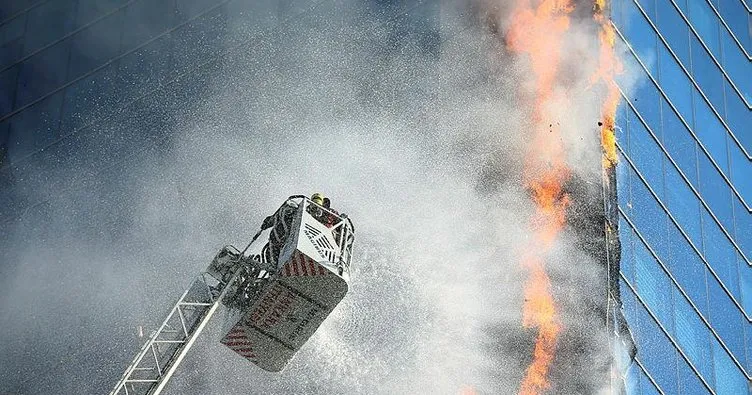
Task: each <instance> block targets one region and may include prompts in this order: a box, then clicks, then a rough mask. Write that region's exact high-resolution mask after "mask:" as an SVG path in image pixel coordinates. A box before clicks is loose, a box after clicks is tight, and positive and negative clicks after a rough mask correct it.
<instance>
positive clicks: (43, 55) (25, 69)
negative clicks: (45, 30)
mask: <svg viewBox="0 0 752 395" xmlns="http://www.w3.org/2000/svg"><path fill="white" fill-rule="evenodd" d="M69 49H70V41H69V40H65V41H63V42H60V43H57V44H55V45H54V46H52V47H50V48H47V49H45V50H44V51H42V52H40V53H38V54H36V55H34V56H32V57H31V58H29V59H26V60H25V61H23V63H21V64H20V70H19V72H18V88H17V91H16V102H15V108H20V107H23V106H25V105H27V104H29V103H31V102H33V101H35V100H37V99H39V98H40V97H42V96H44V95H45V94H48V93H50V92H52V91H53V90H54V89H56V88H59V87H60V86H62V85H63V84H64V83H65V75H66V70H67V69H68V51H69Z"/></svg>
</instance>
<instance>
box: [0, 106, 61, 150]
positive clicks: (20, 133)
mask: <svg viewBox="0 0 752 395" xmlns="http://www.w3.org/2000/svg"><path fill="white" fill-rule="evenodd" d="M62 99H63V95H62V93H60V92H58V93H57V94H55V95H52V96H49V97H47V98H45V99H44V100H42V101H40V102H38V103H36V104H34V105H33V106H31V107H29V108H27V109H25V110H24V111H21V112H19V113H18V114H15V115H14V116H13V117H12V118H11V120H10V144H9V147H8V156H9V157H10V160H11V162H17V161H18V160H19V159H21V158H23V157H25V156H27V155H29V154H31V153H34V152H36V151H38V150H39V149H41V148H44V147H45V146H46V145H48V144H49V143H51V142H52V141H54V140H55V139H56V138H57V137H58V136H57V131H58V125H59V123H60V105H61V104H62Z"/></svg>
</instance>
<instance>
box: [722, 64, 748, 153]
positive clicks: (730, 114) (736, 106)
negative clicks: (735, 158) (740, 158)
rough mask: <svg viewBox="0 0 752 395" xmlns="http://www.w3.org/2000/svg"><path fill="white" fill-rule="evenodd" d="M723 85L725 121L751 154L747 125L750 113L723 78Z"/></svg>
mask: <svg viewBox="0 0 752 395" xmlns="http://www.w3.org/2000/svg"><path fill="white" fill-rule="evenodd" d="M723 87H724V88H723V89H724V91H725V93H726V108H727V111H726V123H727V124H728V125H729V128H730V129H731V131H732V132H733V133H734V135H735V136H736V138H737V139H739V142H741V144H742V146H744V148H745V149H746V150H747V152H748V153H750V154H751V155H752V131H750V130H749V127H748V125H750V123H752V113H751V112H750V111H749V110H748V109H747V105H746V104H744V102H743V101H742V98H741V97H739V95H738V94H737V93H736V91H734V88H732V87H731V85H730V84H729V82H728V81H727V80H725V79H724V81H723ZM732 155H733V153H732Z"/></svg>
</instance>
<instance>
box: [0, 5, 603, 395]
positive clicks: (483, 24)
mask: <svg viewBox="0 0 752 395" xmlns="http://www.w3.org/2000/svg"><path fill="white" fill-rule="evenodd" d="M272 14H273V13H272ZM395 14H396V15H398V16H396V17H395ZM270 15H271V14H270ZM290 15H292V12H290V11H288V14H284V13H283V14H280V15H277V16H276V17H275V18H272V19H274V20H273V21H270V22H269V24H270V25H273V26H276V27H275V29H276V30H272V31H270V32H269V33H267V34H264V35H263V36H260V37H259V36H255V37H254V39H252V40H240V37H247V32H246V31H243V29H246V28H247V27H245V26H230V27H228V28H227V29H225V30H224V31H223V35H222V36H221V37H220V40H221V42H222V46H223V47H226V48H229V49H228V51H227V54H226V55H225V56H223V57H222V59H221V60H220V61H218V62H209V63H207V64H202V63H203V62H201V60H200V59H197V58H196V59H193V62H194V64H192V66H196V68H197V70H196V71H195V72H192V73H191V74H189V75H186V76H185V77H183V78H178V79H177V81H175V82H174V83H171V84H169V85H166V86H165V87H164V88H161V89H158V90H157V91H156V92H154V93H153V94H151V95H148V96H147V97H144V98H143V99H140V100H138V101H136V102H134V103H130V104H128V105H124V104H118V103H117V98H115V99H114V100H112V101H110V100H109V99H105V100H104V102H106V103H105V104H96V105H122V108H123V109H122V111H120V112H119V113H117V114H115V115H114V116H111V117H108V118H106V119H104V120H103V121H101V122H99V123H98V124H96V125H94V126H92V127H89V128H88V129H86V130H85V131H84V132H81V133H78V134H76V135H75V136H72V137H71V138H70V139H69V140H70V141H71V142H70V143H68V142H64V143H63V144H61V145H62V146H63V147H67V149H68V150H69V151H67V152H66V151H64V149H65V148H60V149H59V150H58V151H57V152H62V153H61V154H60V155H61V157H62V158H63V160H57V161H53V160H52V159H54V157H53V158H52V159H50V158H49V157H47V158H48V159H47V160H46V161H43V160H40V161H34V162H33V163H28V164H26V165H25V172H26V173H25V177H32V178H41V179H44V180H46V182H45V185H47V187H46V188H41V189H34V190H18V191H15V193H17V194H18V195H19V196H23V197H24V198H26V199H29V200H30V201H38V202H43V203H42V204H40V205H39V206H38V207H36V208H35V209H34V210H30V211H29V212H27V214H26V215H25V216H24V217H23V218H22V219H21V220H19V221H14V222H13V223H10V224H9V225H8V226H7V227H6V228H5V229H4V230H3V232H4V233H3V237H2V240H3V242H2V244H0V258H2V260H4V261H5V262H8V263H9V264H5V265H2V269H0V320H1V321H2V322H3V323H4V324H3V331H2V334H1V335H0V336H1V338H0V339H2V341H1V342H0V393H19V394H27V393H28V394H46V393H103V392H107V391H109V390H110V389H111V387H112V386H113V385H114V384H115V382H116V381H117V379H118V378H119V377H120V375H121V374H122V372H123V370H124V369H125V368H126V366H127V364H128V363H129V362H130V361H131V359H132V357H133V355H135V353H136V352H137V351H138V348H139V345H140V343H141V342H143V341H144V339H139V338H138V337H137V329H136V328H137V327H138V326H140V325H142V326H145V327H146V328H147V330H148V329H149V328H151V329H154V328H156V325H158V323H159V322H161V320H162V319H163V317H164V316H163V314H165V313H166V312H167V311H168V309H169V308H170V307H171V306H172V303H174V301H175V300H176V299H177V297H179V295H180V294H181V292H182V290H183V289H184V288H185V287H187V286H188V285H189V284H190V282H191V281H192V279H193V277H194V276H195V275H197V274H198V273H199V272H200V271H202V270H203V269H204V268H205V267H206V266H207V265H208V263H209V262H210V260H211V258H212V257H213V256H214V254H215V253H216V251H218V250H219V248H220V247H221V246H223V245H225V244H234V245H236V246H243V245H245V243H247V241H248V240H249V239H250V237H251V236H252V235H253V234H254V233H255V232H256V229H257V228H258V226H259V225H260V222H261V221H262V220H263V218H264V217H265V216H266V215H268V214H270V213H272V212H273V211H274V210H276V208H277V207H278V206H279V205H280V204H281V203H282V202H283V201H284V200H285V199H286V197H287V196H289V195H293V194H310V193H313V192H323V193H324V194H326V195H327V196H329V197H330V198H331V199H332V205H333V207H334V208H336V209H337V210H339V211H341V212H345V213H347V214H348V215H349V216H350V217H351V218H352V220H353V222H354V223H355V226H356V230H357V234H356V241H355V247H354V257H353V262H352V270H353V272H352V281H351V288H350V292H349V293H348V295H347V297H346V298H345V299H344V300H343V301H342V303H341V304H340V305H339V306H338V307H337V309H335V311H334V312H333V313H332V314H331V316H330V317H329V318H328V319H327V320H326V321H325V322H324V324H323V325H322V326H321V328H320V329H319V330H318V331H317V332H316V334H315V335H314V336H313V337H312V338H311V340H310V341H309V342H308V343H307V344H306V345H305V346H304V347H303V348H302V349H301V350H300V352H299V353H298V354H297V356H296V357H295V358H294V359H293V360H292V361H291V362H290V364H289V365H288V366H287V368H286V369H285V370H284V371H283V372H281V373H276V374H275V373H268V372H264V371H262V370H261V369H259V368H257V367H255V366H253V365H252V364H250V363H248V362H247V361H245V360H243V359H242V358H240V357H239V356H237V355H236V354H234V353H232V352H231V351H230V350H229V349H227V348H225V347H224V346H222V345H221V344H219V338H220V337H221V336H222V333H221V326H222V324H223V319H225V318H226V316H225V315H224V314H223V312H221V311H220V312H219V313H218V314H217V315H215V318H214V322H212V323H210V325H209V326H208V328H207V330H206V331H205V333H204V334H203V335H202V337H201V338H200V339H199V341H198V342H197V344H196V345H195V346H194V347H193V349H192V350H191V351H190V353H189V354H188V356H187V358H186V359H185V361H184V362H183V365H182V366H181V367H180V368H179V369H178V371H177V373H176V375H175V376H174V378H173V382H172V383H171V384H170V385H169V386H168V388H167V390H166V391H165V393H168V394H206V393H215V394H222V393H231V392H237V391H244V392H248V393H279V394H297V393H307V394H319V393H321V394H323V393H327V394H338V393H342V394H345V393H347V394H354V393H385V394H386V393H389V394H395V393H431V392H433V393H442V394H443V393H460V392H461V391H463V390H466V389H468V388H473V389H475V390H476V391H477V392H478V393H489V394H490V393H494V394H505V393H516V392H517V389H518V386H519V382H520V380H521V378H522V375H523V373H524V369H525V368H526V366H527V364H528V363H529V362H530V359H531V357H530V355H531V352H532V344H533V341H534V338H535V335H536V332H535V330H532V329H525V328H523V327H522V325H521V314H522V303H523V296H522V295H523V293H522V287H523V283H524V280H525V278H526V273H525V270H524V268H522V267H521V265H520V259H521V255H522V254H523V253H524V248H525V246H526V245H527V241H528V240H529V238H530V228H529V224H530V219H531V217H532V215H533V212H534V207H533V203H532V202H531V200H530V196H529V192H528V191H527V190H526V189H525V186H524V185H523V182H522V178H523V177H522V172H523V163H524V161H525V155H526V152H527V148H526V147H527V144H528V141H529V139H530V136H531V130H530V129H531V121H530V119H531V113H530V107H531V103H529V102H528V99H526V96H525V94H524V93H525V92H526V89H530V84H531V77H530V70H529V64H527V63H526V61H525V59H524V58H523V57H520V56H516V55H514V54H512V53H510V52H509V51H508V49H507V48H506V47H505V44H504V40H503V35H504V32H505V29H506V28H507V27H508V23H509V21H508V17H509V5H498V4H494V3H492V2H490V1H489V2H480V1H478V2H472V3H457V4H454V3H452V4H443V5H442V6H441V7H439V6H438V5H432V4H430V3H429V4H427V5H423V6H420V7H417V8H412V7H408V8H407V9H405V10H403V11H401V12H391V11H385V8H381V6H375V5H373V4H364V3H361V2H358V1H353V0H338V1H322V2H319V3H317V4H316V5H314V6H310V9H308V10H305V11H303V12H302V13H301V14H300V16H296V17H291V16H290ZM427 21H430V23H429V22H427ZM217 23H221V21H217ZM591 28H592V27H591V26H590V25H588V23H587V22H585V21H578V20H575V23H574V26H573V29H572V32H571V34H570V36H568V39H567V41H566V46H567V47H566V49H567V50H566V51H565V55H564V57H563V62H564V67H563V68H562V69H563V70H562V72H561V75H560V80H559V81H558V82H557V90H558V91H559V92H560V93H562V94H563V96H566V97H569V98H572V99H569V100H564V101H563V102H561V103H555V104H554V105H553V106H554V108H553V109H552V111H551V113H552V114H555V118H556V119H552V120H551V123H552V124H553V123H556V124H557V125H560V127H561V130H562V135H561V139H562V143H563V146H564V147H565V150H566V153H567V158H566V160H567V163H568V164H569V166H570V167H571V169H572V171H573V174H574V177H573V178H574V180H575V181H573V184H572V185H571V186H569V187H570V188H571V191H572V192H571V193H573V194H574V196H576V197H578V198H579V201H578V204H577V205H574V208H573V209H572V211H571V213H570V214H571V215H572V216H573V217H577V218H580V219H583V218H586V217H596V218H598V215H599V211H598V210H599V209H600V208H602V202H599V200H598V197H599V196H600V187H601V184H600V182H601V178H600V164H601V151H600V143H599V129H598V127H597V122H598V119H599V108H600V107H599V104H598V94H599V92H598V91H597V89H593V88H591V87H590V86H589V81H588V76H589V75H590V74H591V72H592V68H593V67H594V60H593V59H594V57H595V54H596V53H597V50H596V49H595V47H593V45H594V43H593V42H592V37H593V36H592V34H593V31H592V30H590V29H591ZM103 44H104V45H106V44H108V43H106V42H105V43H101V42H98V43H97V45H103ZM238 44H240V45H238ZM196 45H197V47H200V46H201V45H204V43H202V42H201V41H199V42H197V43H196ZM207 45H208V44H207ZM589 54H592V56H590V55H589ZM144 72H145V73H146V71H144ZM574 98H576V100H575V99H574ZM112 103H115V104H112ZM574 222H576V221H574ZM590 237H593V235H592V234H587V233H583V232H582V230H581V229H577V228H576V227H574V226H570V227H567V228H566V229H565V230H564V232H563V233H562V234H561V236H560V238H559V239H558V240H557V242H556V244H555V245H554V247H553V249H552V251H551V253H550V254H549V257H548V260H547V265H548V269H549V271H550V275H551V277H552V281H553V284H554V287H553V292H554V295H555V298H556V300H557V303H558V305H559V307H560V309H561V317H560V319H561V321H562V324H563V325H564V328H565V330H564V332H563V334H562V337H561V339H560V342H559V348H558V349H559V353H558V354H557V356H556V359H555V360H554V364H553V368H552V371H551V381H552V387H551V392H552V393H595V392H599V391H602V390H604V389H605V388H607V385H608V381H607V379H608V370H607V369H608V365H609V363H610V361H611V355H610V352H609V351H608V347H607V341H606V337H605V327H604V324H603V321H602V314H601V311H600V310H599V306H601V305H602V303H604V302H605V292H606V286H607V282H606V278H605V273H604V271H603V270H602V267H601V266H600V264H599V263H598V262H597V259H596V258H595V257H593V256H591V254H590V252H588V251H589V250H588V249H587V248H585V247H583V245H586V244H588V243H598V240H595V241H593V240H590V239H588V238H590ZM592 284H602V285H603V286H602V287H593V286H592ZM588 369H589V370H588ZM583 372H588V374H585V373H583Z"/></svg>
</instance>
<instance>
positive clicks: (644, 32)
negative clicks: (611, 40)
mask: <svg viewBox="0 0 752 395" xmlns="http://www.w3.org/2000/svg"><path fill="white" fill-rule="evenodd" d="M625 12H626V16H627V18H629V19H628V21H627V22H626V25H625V26H624V30H625V31H624V36H625V37H626V39H627V41H629V44H630V45H631V46H632V48H633V49H634V50H635V52H636V53H637V57H639V58H640V60H641V61H642V63H643V64H644V65H645V67H647V68H648V70H650V71H651V74H652V75H653V76H655V75H656V74H655V71H656V70H655V69H656V67H657V66H658V65H657V63H658V62H657V52H656V44H657V39H658V38H657V36H656V34H655V30H653V28H652V27H651V26H650V24H649V23H648V21H647V19H645V16H644V15H643V14H642V12H641V11H640V10H639V9H638V8H637V5H636V4H635V3H634V2H632V1H625Z"/></svg>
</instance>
